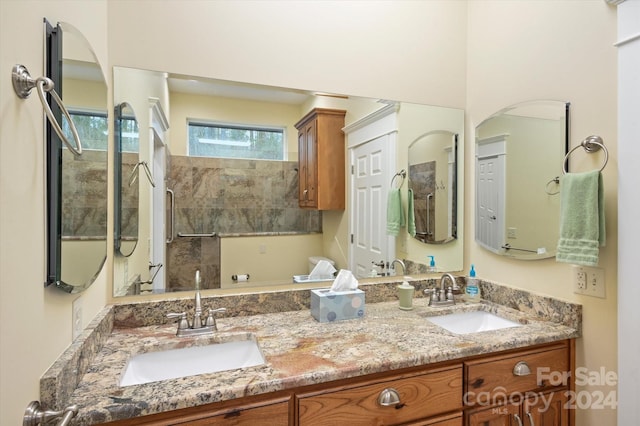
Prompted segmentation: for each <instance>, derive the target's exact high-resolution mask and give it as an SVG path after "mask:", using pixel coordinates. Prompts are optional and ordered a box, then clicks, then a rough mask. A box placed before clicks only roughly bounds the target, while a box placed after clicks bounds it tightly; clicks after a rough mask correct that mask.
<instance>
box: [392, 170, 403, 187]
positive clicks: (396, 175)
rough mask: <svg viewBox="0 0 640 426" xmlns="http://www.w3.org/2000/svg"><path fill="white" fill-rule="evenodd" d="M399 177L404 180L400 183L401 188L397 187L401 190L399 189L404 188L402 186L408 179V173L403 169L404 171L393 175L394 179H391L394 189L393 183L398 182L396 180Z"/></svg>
mask: <svg viewBox="0 0 640 426" xmlns="http://www.w3.org/2000/svg"><path fill="white" fill-rule="evenodd" d="M397 177H400V179H402V180H401V181H400V185H399V186H397V188H398V189H399V188H402V185H404V180H405V179H406V177H407V172H406V171H405V170H404V169H402V170H400V171H399V172H398V173H396V174H395V175H393V178H391V187H392V188H393V182H394V181H395V180H396V178H397Z"/></svg>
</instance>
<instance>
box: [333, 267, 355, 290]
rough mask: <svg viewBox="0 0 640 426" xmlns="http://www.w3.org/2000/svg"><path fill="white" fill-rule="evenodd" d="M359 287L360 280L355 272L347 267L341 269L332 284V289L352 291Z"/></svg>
mask: <svg viewBox="0 0 640 426" xmlns="http://www.w3.org/2000/svg"><path fill="white" fill-rule="evenodd" d="M357 288H358V280H357V279H356V277H354V276H353V273H352V272H351V271H349V270H346V269H340V272H338V276H337V277H336V279H335V280H333V284H331V291H336V292H337V291H351V290H355V289H357Z"/></svg>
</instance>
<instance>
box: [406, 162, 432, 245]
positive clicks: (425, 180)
mask: <svg viewBox="0 0 640 426" xmlns="http://www.w3.org/2000/svg"><path fill="white" fill-rule="evenodd" d="M409 181H410V182H411V189H412V190H413V198H414V200H417V201H414V203H413V205H414V212H415V213H414V215H415V224H416V232H417V234H416V238H418V239H421V241H423V242H427V241H433V235H431V236H427V235H425V233H426V231H427V229H431V230H433V229H435V216H436V215H435V207H436V197H435V193H436V162H435V161H427V162H424V163H420V164H413V165H411V166H409ZM428 194H434V197H433V198H432V199H431V202H430V203H429V214H427V203H426V200H427V195H428ZM427 218H429V223H428V224H427Z"/></svg>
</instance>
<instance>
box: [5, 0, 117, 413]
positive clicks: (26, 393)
mask: <svg viewBox="0 0 640 426" xmlns="http://www.w3.org/2000/svg"><path fill="white" fill-rule="evenodd" d="M43 17H46V18H47V19H48V20H49V21H50V22H52V23H56V22H58V21H65V22H70V23H73V25H74V26H76V27H77V28H78V29H79V30H80V31H81V32H82V33H83V34H84V35H85V37H86V38H87V39H88V40H89V42H90V43H91V45H92V46H93V48H94V50H95V52H96V55H97V57H98V59H99V61H100V62H101V64H102V70H103V72H104V74H105V76H106V78H107V81H108V80H109V76H110V74H111V73H110V72H109V69H108V68H107V67H106V65H107V37H106V33H107V20H106V17H107V3H106V1H102V0H97V1H91V2H80V1H61V0H55V1H13V0H1V1H0V70H2V74H3V77H2V78H1V79H0V122H1V123H2V124H1V125H0V174H1V177H0V204H1V205H2V208H1V209H0V244H1V245H0V271H1V272H0V424H2V425H16V424H21V422H22V420H21V419H22V415H23V414H24V409H25V408H26V406H27V404H28V403H29V401H31V400H37V399H38V398H39V379H40V376H41V375H42V374H43V373H44V371H45V370H46V369H47V368H48V367H49V366H50V365H51V363H53V361H55V360H56V358H57V357H58V356H59V355H60V354H61V353H62V351H64V350H65V348H66V347H67V346H68V345H69V344H70V343H71V304H72V301H73V300H74V299H76V298H77V297H78V295H69V294H65V293H62V292H61V291H59V290H56V289H53V288H47V289H43V282H44V277H45V258H44V255H45V239H44V226H45V216H44V211H45V206H44V197H45V195H44V170H45V157H44V147H45V143H44V137H43V132H44V130H43V110H42V106H41V105H40V102H39V99H38V97H37V96H36V94H35V93H33V94H32V96H31V97H30V98H29V99H26V100H20V99H18V97H17V96H16V95H15V93H14V91H13V88H12V87H11V81H10V79H9V70H10V69H11V68H12V67H13V65H14V64H17V63H21V64H24V65H26V66H27V68H28V69H29V71H30V72H31V74H32V76H34V77H38V76H40V75H42V74H43V70H44V64H43V43H42V37H43V23H42V18H43ZM110 221H111V219H110ZM111 226H112V225H111V222H109V227H111ZM109 229H111V228H109ZM110 269H111V268H110V266H107V267H105V268H103V271H102V272H101V274H100V275H99V276H98V279H97V282H96V283H95V284H94V285H93V286H92V287H91V288H90V289H89V290H87V291H86V292H85V293H83V294H82V296H80V297H82V305H83V320H82V323H83V325H85V326H86V325H87V324H88V323H89V321H90V320H91V319H92V318H93V317H94V316H95V315H96V313H97V312H98V311H99V310H100V309H102V307H104V305H105V303H106V300H107V299H106V297H107V285H106V282H107V280H108V276H109V275H110V272H109V271H110Z"/></svg>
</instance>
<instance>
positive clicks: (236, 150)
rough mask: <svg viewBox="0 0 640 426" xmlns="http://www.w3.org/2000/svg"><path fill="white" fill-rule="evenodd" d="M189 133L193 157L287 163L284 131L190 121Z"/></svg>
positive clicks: (274, 128) (190, 151)
mask: <svg viewBox="0 0 640 426" xmlns="http://www.w3.org/2000/svg"><path fill="white" fill-rule="evenodd" d="M188 133H189V155H191V156H198V157H219V158H246V159H256V160H285V158H284V128H278V127H258V126H246V125H235V124H233V125H230V124H219V123H203V122H195V121H190V122H189V123H188Z"/></svg>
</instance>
